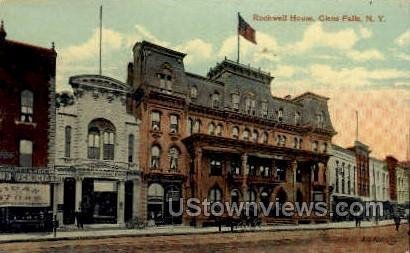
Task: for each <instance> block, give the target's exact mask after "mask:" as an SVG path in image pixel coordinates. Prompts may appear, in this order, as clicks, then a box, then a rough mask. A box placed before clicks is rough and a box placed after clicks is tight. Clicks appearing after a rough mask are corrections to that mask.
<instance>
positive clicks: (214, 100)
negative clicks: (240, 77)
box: [211, 91, 220, 108]
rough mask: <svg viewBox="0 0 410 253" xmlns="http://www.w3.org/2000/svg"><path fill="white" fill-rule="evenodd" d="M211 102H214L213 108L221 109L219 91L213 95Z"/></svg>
mask: <svg viewBox="0 0 410 253" xmlns="http://www.w3.org/2000/svg"><path fill="white" fill-rule="evenodd" d="M211 102H212V107H214V108H217V107H219V104H220V103H219V93H218V92H217V91H215V92H214V93H213V94H212V95H211Z"/></svg>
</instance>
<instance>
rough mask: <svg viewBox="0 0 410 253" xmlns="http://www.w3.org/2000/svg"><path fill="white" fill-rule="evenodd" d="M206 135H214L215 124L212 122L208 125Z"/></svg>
mask: <svg viewBox="0 0 410 253" xmlns="http://www.w3.org/2000/svg"><path fill="white" fill-rule="evenodd" d="M208 134H210V135H215V124H214V123H213V122H211V123H209V124H208Z"/></svg>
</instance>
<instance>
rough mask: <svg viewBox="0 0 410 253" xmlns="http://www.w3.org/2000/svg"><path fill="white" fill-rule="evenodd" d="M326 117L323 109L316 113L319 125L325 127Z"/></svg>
mask: <svg viewBox="0 0 410 253" xmlns="http://www.w3.org/2000/svg"><path fill="white" fill-rule="evenodd" d="M324 119H325V113H324V112H323V111H321V112H319V113H318V114H317V115H316V123H317V126H318V127H320V128H323V125H324Z"/></svg>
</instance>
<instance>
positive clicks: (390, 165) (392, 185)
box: [386, 156, 397, 201]
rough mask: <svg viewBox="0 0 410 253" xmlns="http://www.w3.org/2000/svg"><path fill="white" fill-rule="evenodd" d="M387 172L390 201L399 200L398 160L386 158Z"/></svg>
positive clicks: (390, 157)
mask: <svg viewBox="0 0 410 253" xmlns="http://www.w3.org/2000/svg"><path fill="white" fill-rule="evenodd" d="M386 163H387V171H388V173H389V191H390V199H391V200H392V201H395V200H397V191H396V167H397V159H396V158H394V157H392V156H387V157H386Z"/></svg>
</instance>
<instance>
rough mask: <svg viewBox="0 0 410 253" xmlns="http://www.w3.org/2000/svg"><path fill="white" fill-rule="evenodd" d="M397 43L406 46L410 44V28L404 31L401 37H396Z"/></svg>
mask: <svg viewBox="0 0 410 253" xmlns="http://www.w3.org/2000/svg"><path fill="white" fill-rule="evenodd" d="M394 42H395V43H396V44H397V45H399V46H401V47H404V46H407V45H409V44H410V30H407V31H406V32H404V33H402V34H401V35H400V36H399V37H397V38H396V40H395V41H394Z"/></svg>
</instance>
